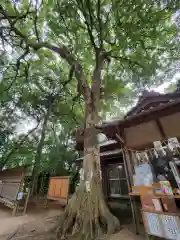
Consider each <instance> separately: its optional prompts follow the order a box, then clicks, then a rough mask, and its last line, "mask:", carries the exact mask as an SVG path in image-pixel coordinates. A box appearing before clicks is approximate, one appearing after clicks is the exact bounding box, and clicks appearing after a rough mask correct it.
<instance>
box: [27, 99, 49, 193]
mask: <svg viewBox="0 0 180 240" xmlns="http://www.w3.org/2000/svg"><path fill="white" fill-rule="evenodd" d="M50 115H51V103H50V104H49V105H48V109H47V112H46V114H45V116H44V122H43V126H42V131H41V136H40V140H39V143H38V145H37V151H36V155H35V162H34V167H33V172H32V182H31V196H32V195H37V183H38V176H39V172H40V164H41V154H42V149H43V146H44V140H45V135H46V128H47V123H48V120H49V117H50Z"/></svg>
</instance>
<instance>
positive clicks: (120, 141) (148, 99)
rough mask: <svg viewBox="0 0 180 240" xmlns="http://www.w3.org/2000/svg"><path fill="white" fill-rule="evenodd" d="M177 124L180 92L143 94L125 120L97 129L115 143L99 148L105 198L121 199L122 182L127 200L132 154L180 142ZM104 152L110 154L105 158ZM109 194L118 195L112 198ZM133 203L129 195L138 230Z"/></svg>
mask: <svg viewBox="0 0 180 240" xmlns="http://www.w3.org/2000/svg"><path fill="white" fill-rule="evenodd" d="M179 123H180V92H179V91H176V92H174V93H168V94H160V93H156V92H148V91H144V92H143V94H142V96H141V97H140V98H139V101H138V104H137V105H136V106H135V107H134V108H133V109H132V110H131V111H130V112H129V113H128V114H127V115H126V116H125V118H124V119H122V120H117V121H112V122H109V123H108V122H106V123H104V124H102V125H101V126H100V127H98V128H99V129H100V130H101V132H102V133H104V134H105V135H106V136H107V137H108V138H109V139H111V141H112V140H113V141H114V143H112V144H108V145H106V146H101V147H100V152H101V167H102V184H103V190H104V194H105V196H106V197H107V198H110V197H113V198H115V197H116V198H122V196H123V191H122V190H120V189H121V188H122V186H123V184H124V183H125V181H126V190H125V196H128V191H129V189H130V188H131V187H132V186H133V174H134V162H133V157H134V156H133V151H136V150H144V149H150V148H152V147H153V142H154V141H162V142H163V141H166V140H167V139H168V138H171V137H177V138H180V124H179ZM76 149H77V150H82V149H83V131H82V130H78V131H77V133H76ZM117 150H118V151H119V152H118V153H116V154H114V153H113V151H117ZM107 151H111V153H109V154H108V157H107V155H106V152H107ZM119 166H120V167H119ZM121 166H122V167H121ZM111 168H113V169H114V172H115V173H116V176H117V178H116V177H115V174H112V172H113V171H112V170H110V169H111ZM122 169H123V171H122ZM122 176H123V177H124V178H123V177H122ZM121 180H123V181H121ZM118 183H119V184H118ZM113 185H116V186H113ZM124 185H125V184H124ZM112 192H113V193H115V192H116V193H117V194H113V195H112V194H111V193H112ZM133 200H134V197H133V196H131V195H130V201H131V206H132V212H133V216H134V222H135V223H136V227H137V217H136V216H137V213H136V209H135V206H134V201H133ZM136 231H137V228H136Z"/></svg>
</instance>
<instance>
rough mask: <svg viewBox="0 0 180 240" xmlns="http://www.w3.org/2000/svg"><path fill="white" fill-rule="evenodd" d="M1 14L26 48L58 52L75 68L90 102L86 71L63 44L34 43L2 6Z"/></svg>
mask: <svg viewBox="0 0 180 240" xmlns="http://www.w3.org/2000/svg"><path fill="white" fill-rule="evenodd" d="M0 13H1V14H2V15H3V16H4V17H5V18H6V19H7V20H8V22H9V25H10V27H11V30H12V31H13V32H14V33H15V34H16V35H17V36H19V37H20V38H21V39H22V40H23V41H24V42H25V44H26V46H28V47H31V48H33V49H34V50H39V49H41V48H47V49H49V50H51V51H53V52H56V53H58V54H59V56H60V57H61V58H63V59H64V60H66V61H67V63H68V64H69V65H70V66H74V72H75V77H76V79H77V81H78V83H79V85H80V90H81V93H82V95H83V97H84V99H85V100H88V99H89V98H90V97H91V90H90V88H89V85H88V81H87V78H86V76H85V74H84V71H83V69H82V66H81V64H80V63H79V62H78V61H77V60H76V59H75V57H74V56H73V55H72V54H71V53H70V51H69V50H68V48H67V47H66V46H65V45H63V44H61V46H59V47H57V46H54V45H51V44H49V43H47V42H34V41H31V40H30V39H28V37H27V36H25V35H24V34H23V33H22V32H21V31H20V30H19V29H17V28H16V27H15V26H14V24H13V21H12V20H11V19H10V18H9V16H8V14H7V12H6V11H5V10H4V9H3V7H2V6H1V5H0Z"/></svg>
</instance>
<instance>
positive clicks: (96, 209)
mask: <svg viewBox="0 0 180 240" xmlns="http://www.w3.org/2000/svg"><path fill="white" fill-rule="evenodd" d="M119 229H120V223H119V220H118V219H117V218H116V217H115V216H113V215H112V214H111V212H110V210H109V209H108V206H107V204H106V202H105V200H104V196H103V193H102V189H101V187H100V186H99V185H96V184H93V186H92V188H91V191H90V192H86V190H85V186H84V185H83V184H82V185H81V186H80V187H79V188H78V189H77V191H76V192H75V194H74V195H73V196H72V198H71V199H70V201H69V203H68V205H67V207H66V209H65V212H64V214H63V216H61V219H60V222H59V228H58V231H57V240H62V239H66V237H67V236H69V235H70V236H72V237H73V239H74V240H75V239H76V237H78V239H81V240H89V239H93V240H94V239H96V238H98V237H100V236H101V235H102V234H112V233H114V232H116V231H118V230H119Z"/></svg>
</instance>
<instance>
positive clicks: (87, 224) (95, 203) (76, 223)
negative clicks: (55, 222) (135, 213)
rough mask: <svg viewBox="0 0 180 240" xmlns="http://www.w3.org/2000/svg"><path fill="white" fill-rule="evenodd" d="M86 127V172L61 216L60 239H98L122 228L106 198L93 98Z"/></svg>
mask: <svg viewBox="0 0 180 240" xmlns="http://www.w3.org/2000/svg"><path fill="white" fill-rule="evenodd" d="M85 108H86V128H85V133H84V161H83V175H82V176H81V180H80V185H79V187H78V188H77V189H76V192H75V194H74V195H73V196H72V198H71V199H70V200H69V203H68V205H67V207H66V209H65V212H64V215H63V217H62V218H61V221H60V224H59V229H58V232H57V239H58V240H59V239H65V238H66V237H67V236H68V234H70V235H71V237H72V239H76V237H77V239H83V240H89V239H93V240H94V239H96V238H98V237H99V236H101V235H102V234H104V233H107V234H112V233H114V232H115V231H117V230H119V229H120V224H119V221H118V219H117V218H116V217H115V216H113V215H112V214H111V212H110V210H109V209H108V206H107V203H106V201H105V198H104V195H103V190H102V185H101V172H100V153H99V145H98V141H97V134H98V130H97V129H96V124H97V119H98V116H97V109H94V105H93V104H92V102H91V101H89V102H88V103H86V106H85Z"/></svg>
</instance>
